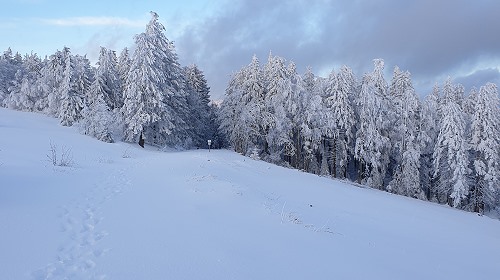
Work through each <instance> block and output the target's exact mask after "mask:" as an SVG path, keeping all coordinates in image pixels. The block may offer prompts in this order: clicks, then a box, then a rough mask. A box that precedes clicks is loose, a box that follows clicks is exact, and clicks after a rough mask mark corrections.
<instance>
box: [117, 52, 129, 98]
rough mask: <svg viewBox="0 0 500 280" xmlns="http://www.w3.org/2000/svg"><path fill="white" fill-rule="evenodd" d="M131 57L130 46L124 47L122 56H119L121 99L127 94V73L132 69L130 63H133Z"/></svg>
mask: <svg viewBox="0 0 500 280" xmlns="http://www.w3.org/2000/svg"><path fill="white" fill-rule="evenodd" d="M131 63H132V62H131V59H130V55H129V50H128V48H124V49H123V50H122V51H121V53H120V56H119V57H118V75H119V77H120V85H121V88H120V92H121V95H122V96H121V99H122V100H123V99H124V96H125V95H124V94H125V89H126V85H127V75H128V71H129V70H130V64H131Z"/></svg>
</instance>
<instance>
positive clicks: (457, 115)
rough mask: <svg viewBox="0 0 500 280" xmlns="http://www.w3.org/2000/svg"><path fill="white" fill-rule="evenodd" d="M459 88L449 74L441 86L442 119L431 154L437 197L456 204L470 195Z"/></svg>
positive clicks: (461, 202) (459, 205)
mask: <svg viewBox="0 0 500 280" xmlns="http://www.w3.org/2000/svg"><path fill="white" fill-rule="evenodd" d="M458 88H459V87H457V86H454V85H453V84H452V82H451V78H448V79H447V81H446V82H445V84H444V86H443V101H442V103H441V106H440V110H441V114H442V116H443V119H442V122H441V126H440V130H439V135H438V139H437V143H436V146H435V149H434V156H433V157H434V168H435V173H434V175H435V176H436V177H437V178H438V182H437V191H438V200H439V201H440V202H447V203H448V204H450V205H452V206H453V207H457V208H459V207H463V206H464V203H465V202H466V199H467V197H468V195H469V182H468V175H469V168H468V157H467V156H468V152H467V150H468V147H467V139H466V135H467V134H466V129H467V127H466V120H465V116H464V113H463V112H462V108H461V106H460V102H461V99H460V92H459V91H458V90H457V89H458Z"/></svg>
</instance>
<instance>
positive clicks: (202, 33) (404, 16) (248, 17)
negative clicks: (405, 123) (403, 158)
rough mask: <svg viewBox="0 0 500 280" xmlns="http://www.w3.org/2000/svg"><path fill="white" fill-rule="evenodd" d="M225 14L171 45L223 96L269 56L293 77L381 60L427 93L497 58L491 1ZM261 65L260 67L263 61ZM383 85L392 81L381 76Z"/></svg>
mask: <svg viewBox="0 0 500 280" xmlns="http://www.w3.org/2000/svg"><path fill="white" fill-rule="evenodd" d="M230 3H232V4H233V6H231V7H228V8H227V9H226V11H225V12H223V13H220V14H218V15H215V16H213V17H211V18H208V19H206V20H205V22H203V24H202V25H197V26H190V27H189V28H187V29H186V30H185V31H184V33H183V34H182V35H181V36H180V37H178V38H176V45H177V49H178V52H179V56H180V57H181V59H182V60H183V62H186V63H196V64H198V65H199V66H200V68H201V69H202V70H203V71H204V72H205V75H206V76H207V80H208V81H209V83H210V85H211V87H212V95H213V96H214V97H216V98H218V97H221V96H222V95H223V92H224V88H225V86H226V83H227V81H228V77H229V75H230V74H231V73H232V72H234V71H237V70H238V69H239V68H241V67H242V66H243V65H246V64H248V63H249V62H250V59H251V56H252V55H253V54H257V55H258V57H259V58H261V60H262V59H266V58H267V54H268V53H269V51H272V52H273V53H274V54H276V55H279V56H282V57H284V58H286V59H289V60H293V61H294V62H295V63H296V64H297V66H298V69H299V71H303V70H305V67H306V66H312V67H313V70H314V71H315V72H316V73H318V72H317V71H319V70H320V69H325V68H331V67H338V66H340V65H342V64H346V65H349V66H350V67H352V68H353V69H354V71H355V73H356V74H357V75H358V76H361V74H363V72H366V71H370V70H371V69H372V62H371V61H372V59H374V58H384V59H385V60H386V65H387V73H388V74H390V73H391V72H392V67H394V66H395V65H398V66H400V68H402V69H405V70H409V71H410V72H411V73H412V76H413V78H414V81H415V84H416V87H420V88H421V90H427V88H430V87H432V84H434V82H436V81H437V82H441V80H436V79H441V78H442V77H443V76H447V75H451V76H454V75H457V74H456V73H458V71H460V70H462V71H463V69H467V67H470V68H471V69H472V68H473V67H474V66H477V65H479V64H481V59H482V58H484V57H488V58H490V59H491V58H494V59H498V58H500V53H499V52H500V36H497V34H499V33H500V32H499V31H500V17H499V16H497V15H496V14H495V13H496V12H497V11H499V10H500V2H498V1H494V0H476V1H468V0H440V1H434V0H409V1H399V0H375V1H373V0H357V1H356V0H355V1H342V0H331V1H329V0H323V1H303V0H290V1H278V0H272V1H256V0H241V1H234V2H230ZM261 62H262V63H264V62H265V61H261ZM387 78H388V79H389V78H390V77H387Z"/></svg>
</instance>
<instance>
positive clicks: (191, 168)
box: [0, 109, 500, 279]
mask: <svg viewBox="0 0 500 280" xmlns="http://www.w3.org/2000/svg"><path fill="white" fill-rule="evenodd" d="M0 133H1V134H2V135H3V137H1V138H0V163H1V165H0V178H2V181H1V182H2V183H1V184H0V224H1V225H2V226H1V227H0V236H2V238H1V239H0V258H1V260H2V261H1V264H0V279H477V278H485V279H494V278H496V276H498V275H500V267H499V266H498V252H499V251H500V237H499V235H498V233H499V232H500V222H499V221H497V220H493V219H490V218H488V217H484V216H478V215H477V214H474V213H469V212H464V211H460V210H457V209H452V208H450V207H447V206H442V205H437V204H433V203H429V202H424V201H420V200H415V199H410V198H407V197H400V196H397V195H392V194H389V193H385V192H381V191H377V190H373V189H366V188H357V187H353V186H351V185H349V184H347V183H344V182H340V181H335V180H331V179H327V178H323V177H320V176H316V175H311V174H307V173H303V172H300V171H297V170H291V169H286V168H282V167H278V166H274V165H271V164H268V163H265V162H262V161H256V160H252V159H250V158H246V157H243V156H241V155H238V154H236V153H233V152H230V151H226V150H212V151H211V152H208V151H207V150H191V151H182V152H179V151H166V152H159V151H156V150H155V149H153V148H151V147H146V149H141V148H140V147H138V146H136V145H130V144H126V143H115V144H107V143H103V142H99V141H97V140H95V139H92V138H90V137H86V136H83V135H80V134H78V132H77V131H76V130H75V129H74V128H67V127H61V126H59V125H58V124H57V120H54V119H50V118H47V117H45V116H42V115H38V114H33V113H23V112H17V111H10V110H6V109H0ZM51 142H52V143H54V144H55V145H57V147H59V148H61V147H62V146H66V147H68V148H70V149H71V154H72V158H73V164H72V165H71V166H69V167H60V166H52V165H51V164H50V163H49V162H48V161H47V160H46V155H47V153H48V151H49V147H50V146H49V144H50V143H51Z"/></svg>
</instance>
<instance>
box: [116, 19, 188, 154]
mask: <svg viewBox="0 0 500 280" xmlns="http://www.w3.org/2000/svg"><path fill="white" fill-rule="evenodd" d="M164 30H165V28H164V27H163V25H162V24H161V23H160V22H159V21H158V14H156V13H154V12H152V18H151V20H150V22H149V23H148V25H147V26H146V32H144V33H141V34H139V35H137V36H136V37H135V43H136V48H135V51H134V54H133V57H132V62H131V66H130V70H129V72H128V75H127V84H126V90H125V100H124V106H123V107H122V114H123V118H124V140H125V141H128V142H137V141H138V140H139V137H140V136H141V135H143V137H144V139H145V143H149V144H153V145H160V146H162V145H166V144H182V143H180V141H185V140H186V138H188V132H189V131H188V129H187V125H186V123H185V121H184V120H183V117H184V118H185V117H186V115H187V102H186V98H185V94H184V91H183V85H184V80H183V76H182V71H181V68H180V65H179V64H178V61H177V60H178V59H177V55H176V54H175V52H174V48H173V44H172V43H171V42H170V41H168V39H167V38H166V37H165V35H164V33H163V32H164ZM176 141H177V142H176Z"/></svg>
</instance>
